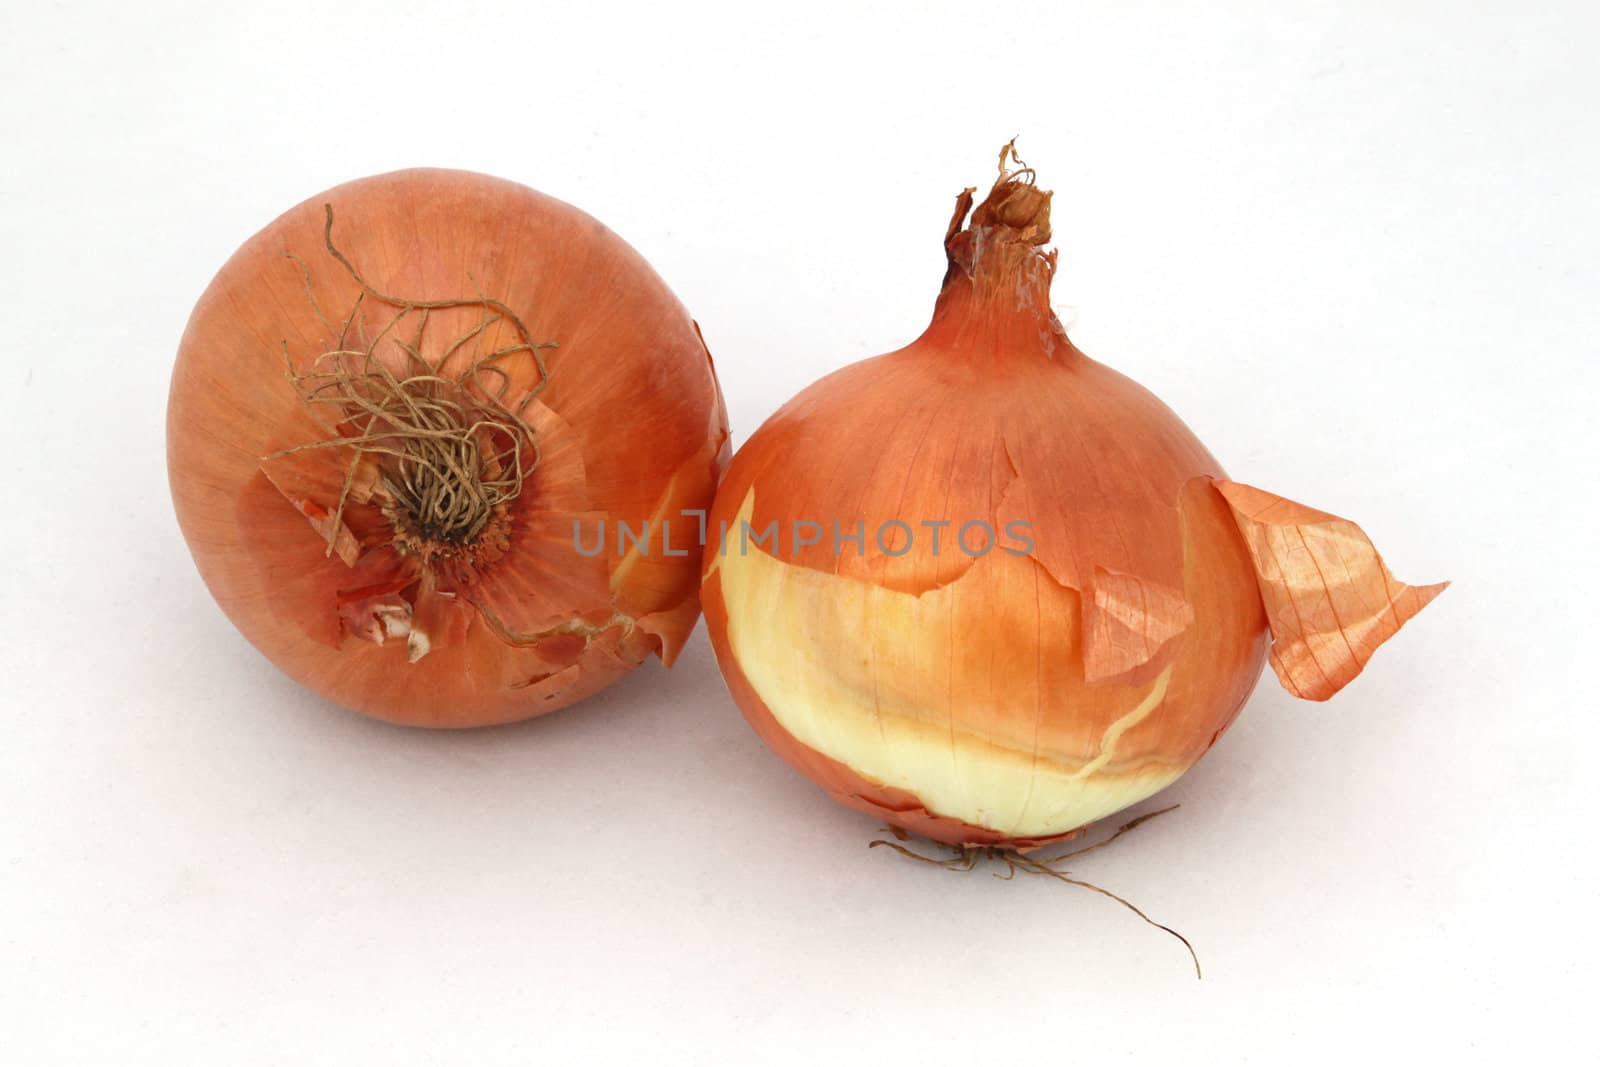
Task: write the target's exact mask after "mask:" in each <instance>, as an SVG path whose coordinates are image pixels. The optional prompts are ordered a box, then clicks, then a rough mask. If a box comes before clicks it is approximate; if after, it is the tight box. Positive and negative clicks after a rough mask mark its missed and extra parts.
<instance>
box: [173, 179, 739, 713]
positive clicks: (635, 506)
mask: <svg viewBox="0 0 1600 1067" xmlns="http://www.w3.org/2000/svg"><path fill="white" fill-rule="evenodd" d="M167 441H168V465H169V472H170V477H171V483H172V491H173V499H174V502H175V505H176V507H177V512H178V519H179V523H180V525H181V526H182V528H183V532H184V535H185V537H186V538H187V539H188V541H189V546H190V550H191V552H192V553H193V555H194V558H195V562H196V564H197V565H198V566H199V568H200V572H201V574H202V576H203V577H204V578H205V581H206V584H207V585H208V586H209V587H210V589H211V591H212V593H213V595H214V596H215V597H216V599H217V602H218V603H219V604H220V605H221V606H222V608H223V610H224V611H225V612H226V613H227V614H228V616H229V617H230V618H231V619H232V620H233V622H234V623H235V625H237V626H238V628H239V629H240V630H241V631H242V632H243V633H244V634H245V636H246V637H248V638H249V639H250V640H251V641H252V642H253V643H254V644H255V645H256V646H257V647H259V648H260V649H261V650H262V651H263V652H265V653H266V654H267V656H268V657H270V658H271V659H272V660H273V661H274V662H276V663H277V664H278V665H279V666H280V667H282V668H283V669H284V670H285V671H286V672H288V673H289V674H290V675H292V676H293V677H294V678H296V679H297V680H299V681H300V682H302V683H303V684H305V685H307V686H308V687H310V688H312V689H314V690H316V691H317V692H319V693H322V694H323V695H325V696H327V697H329V698H330V699H332V700H334V701H336V702H338V703H340V704H343V705H345V706H347V707H351V708H355V709H357V710H359V711H363V712H366V713H368V714H371V715H375V716H378V717H380V718H385V719H390V720H393V721H396V722H402V723H408V724H413V725H424V726H447V727H459V726H477V725H485V724H490V723H498V722H509V721H513V720H516V719H522V718H527V717H529V716H532V715H537V714H541V713H543V712H546V711H551V710H554V709H555V708H558V707H562V706H564V705H567V704H570V703H572V702H573V701H575V700H578V699H580V698H582V697H584V696H586V695H588V694H590V693H593V692H595V691H596V690H598V689H600V688H602V687H603V686H605V685H606V684H608V683H609V682H611V681H613V680H615V679H616V678H618V677H620V676H621V675H622V674H623V673H625V672H627V671H628V670H630V669H632V668H633V667H634V666H636V665H637V664H638V663H640V662H641V661H642V660H643V659H644V658H645V657H647V656H649V655H652V654H655V655H659V656H661V658H662V659H664V660H665V661H667V662H668V663H670V662H671V660H672V659H673V657H674V656H676V654H677V652H678V650H679V649H680V648H681V647H682V645H683V642H684V641H685V640H686V639H687V637H688V634H689V631H690V630H691V629H692V628H693V626H694V623H695V620H696V619H697V617H698V599H697V586H698V577H699V551H698V546H696V545H695V544H694V543H693V541H692V539H686V538H682V537H679V538H677V539H675V541H674V542H673V543H672V544H671V545H670V548H671V549H672V552H671V553H670V554H669V553H668V552H666V551H664V549H665V548H666V547H668V546H667V545H666V544H664V542H663V532H662V528H663V521H664V520H670V519H671V518H674V517H677V516H678V514H679V512H681V511H684V510H694V509H701V508H704V507H706V505H707V504H708V502H709V501H710V499H711V496H712V493H713V490H714V488H715V485H716V481H717V478H718V476H719V474H720V472H721V470H722V467H723V466H724V464H725V463H726V460H727V455H728V444H727V442H728V432H727V415H726V411H725V408H724V406H723V403H722V397H721V394H720V392H719V390H718V387H717V381H716V375H715V371H714V370H713V368H712V365H711V359H710V356H709V353H707V351H706V349H705V345H704V343H703V342H702V340H701V338H700V333H699V330H698V328H697V327H696V325H695V324H694V322H693V320H691V319H690V318H689V315H688V313H687V312H686V311H685V310H684V309H683V307H682V305H681V304H679V303H678V301H677V299H676V298H675V297H674V296H673V295H672V293H671V292H670V291H669V290H668V289H667V287H666V286H665V285H664V284H663V283H662V281H661V279H660V278H659V277H657V276H656V274H655V273H654V272H653V271H652V270H651V269H650V267H649V265H648V264H646V263H645V262H644V260H643V259H641V258H640V257H639V255H638V254H637V253H636V252H634V251H633V249H631V248H630V247H628V245H627V244H625V243H624V242H623V241H622V240H621V239H620V238H618V237H617V236H616V235H615V234H613V233H611V232H610V231H609V230H607V229H605V228H604V227H603V226H601V225H600V224H599V223H597V222H595V220H593V219H592V218H590V217H589V216H587V215H585V214H584V213H582V212H581V211H578V210H577V209H575V208H573V207H570V206H569V205H567V204H564V203H561V202H560V201H558V200H553V199H551V198H549V197H546V196H542V195H541V194H539V193H536V192H534V191H533V190H531V189H527V188H525V187H523V186H520V185H516V184H513V183H511V182H506V181H501V180H499V179H495V178H489V177H485V176H483V175H477V174H469V173H465V172H458V171H440V170H413V171H401V172H397V173H393V174H386V175H380V176H377V177H373V178H366V179H362V180H360V181H355V182H351V183H349V184H346V185H343V186H340V187H338V188H336V189H333V190H330V191H329V192H327V193H325V194H323V195H321V196H318V197H315V198H313V199H311V200H308V201H306V202H305V203H304V204H302V205H300V206H299V207H297V208H294V209H293V210H291V211H289V212H288V213H287V214H285V215H284V216H282V217H281V218H279V219H278V220H277V221H276V222H274V223H273V224H272V225H270V226H268V227H267V228H266V229H265V230H263V231H261V232H260V233H258V234H257V235H256V236H255V237H253V238H251V240H250V241H248V242H247V243H246V244H245V245H244V247H242V248H241V249H240V250H239V251H238V252H237V253H236V254H235V255H234V257H233V258H232V259H231V260H229V262H228V263H227V265H226V266H224V267H223V269H222V270H221V272H220V273H219V274H218V275H217V277H216V278H215V280H213V282H212V283H211V285H210V287H209V288H208V289H207V290H206V292H205V294H204V295H203V296H202V297H201V298H200V301H199V303H198V305H197V306H196V308H195V311H194V314H193V316H192V317H191V319H190V322H189V327H188V329H187V331H186V332H185V334H184V338H183V342H182V344H181V346H180V349H179V353H178V361H177V366H176V368H175V370H174V372H173V379H172V393H171V399H170V403H169V407H168V422H167ZM619 523H627V524H629V526H630V528H631V529H634V530H640V529H646V528H648V529H650V530H652V531H653V532H654V535H655V539H654V540H650V539H649V538H648V537H647V539H645V540H643V541H637V540H636V541H635V542H633V543H631V544H630V545H629V546H628V549H627V551H620V550H619V551H612V552H595V553H584V552H580V551H578V550H577V540H578V532H579V529H580V528H582V527H584V526H586V525H587V526H588V527H589V528H599V529H605V528H606V527H607V526H615V525H616V524H619ZM682 524H683V523H682V521H681V520H680V525H682Z"/></svg>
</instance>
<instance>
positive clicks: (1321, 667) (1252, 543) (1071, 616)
mask: <svg viewBox="0 0 1600 1067" xmlns="http://www.w3.org/2000/svg"><path fill="white" fill-rule="evenodd" d="M1012 162H1016V164H1017V166H1016V168H1015V169H1013V168H1012V167H1011V166H1010V165H1009V164H1011V163H1012ZM973 193H974V191H973V190H971V189H968V190H967V191H966V192H964V193H963V194H962V195H961V197H960V198H959V200H958V202H957V207H956V212H955V217H954V218H953V220H952V221H951V224H950V226H949V229H948V231H947V233H946V237H945V249H946V254H947V258H948V262H949V269H948V272H947V274H946V277H945V282H944V286H943V289H942V291H941V292H940V294H939V299H938V302H937V304H936V307H935V311H934V316H933V321H932V323H931V325H929V327H928V328H927V330H926V331H925V332H924V333H923V334H922V336H921V337H919V338H918V339H917V340H916V341H914V342H912V343H911V344H910V345H909V346H907V347H905V348H903V349H900V350H899V351H896V352H891V353H889V354H887V355H883V356H878V357H876V358H873V359H868V360H865V361H862V362H860V363H856V364H854V365H852V366H849V367H846V368H844V369H843V370H840V371H838V372H836V373H834V374H831V375H829V376H828V377H826V378H824V379H822V380H821V381H819V382H817V383H816V384H814V385H813V386H811V387H810V388H808V389H806V390H805V391H803V392H802V393H801V394H800V395H799V396H797V397H796V398H795V399H794V400H792V401H791V402H790V403H789V404H787V405H786V406H785V407H783V408H782V409H781V410H780V411H778V412H777V413H776V414H775V415H773V416H772V418H771V419H769V420H768V421H767V423H766V424H765V425H763V426H762V427H761V428H760V429H759V430H758V431H757V432H756V434H755V435H754V436H752V437H751V438H750V440H749V441H748V443H746V444H745V446H744V447H743V448H742V449H740V451H739V452H738V454H737V455H736V456H735V457H734V459H733V462H732V464H731V466H730V468H729V470H728V473H727V476H726V477H725V479H724V480H723V483H722V486H721V488H720V489H719V491H718V494H717V499H716V504H715V506H714V509H713V513H712V516H711V528H712V529H713V530H714V531H716V530H725V531H726V534H725V536H723V537H722V539H721V543H720V545H719V546H716V547H715V549H713V548H712V547H708V549H707V551H706V553H705V578H704V585H703V588H702V601H703V603H704V607H705V612H706V619H707V623H708V627H709V629H710V633H711V638H712V642H713V645H714V647H715V649H716V653H717V657H718V660H719V662H720V664H721V666H722V669H723V673H724V675H725V677H726V679H727V682H728V685H729V688H730V690H731V691H732V693H733V696H734V698H735V699H736V701H737V702H738V704H739V706H740V708H741V709H742V710H743V712H744V714H745V716H746V717H747V718H748V719H749V721H750V722H751V724H752V725H753V726H754V727H755V729H756V730H757V731H758V732H759V733H760V735H761V737H762V738H763V739H764V740H765V742H766V743H767V745H768V746H769V747H771V748H772V749H773V750H774V751H775V752H777V753H778V754H779V755H780V756H782V757H783V758H784V759H786V760H787V761H788V762H789V763H791V764H792V765H794V766H795V767H796V768H798V769H799V770H800V771H801V772H802V773H803V774H805V775H807V776H808V777H810V778H811V779H812V780H813V781H815V782H816V783H817V784H819V785H820V786H822V788H824V789H825V790H827V791H828V792H829V793H830V794H831V795H832V796H833V797H834V798H835V799H837V800H839V801H840V802H842V803H844V804H846V805H849V806H850V807H852V808H855V809H857V810H860V811H863V812H866V813H868V814H870V815H872V816H874V817H876V818H879V819H882V820H884V821H886V822H887V823H888V824H889V825H891V826H893V827H898V828H901V829H903V830H907V831H912V832H915V833H918V834H922V835H924V836H926V837H928V838H931V839H933V840H934V841H936V842H943V843H946V844H949V845H955V846H960V847H963V848H967V849H974V848H976V849H983V848H1001V849H1006V850H1012V851H1014V852H1016V853H1019V854H1023V853H1026V852H1028V851H1029V850H1032V849H1035V848H1038V847H1041V846H1043V845H1046V844H1049V843H1052V842H1058V841H1063V840H1066V839H1068V838H1071V837H1073V836H1074V835H1076V834H1078V833H1079V832H1080V831H1081V830H1082V828H1084V827H1085V826H1087V825H1089V824H1091V823H1093V822H1095V821H1096V820H1099V819H1102V818H1104V817H1106V816H1108V815H1111V814H1112V813H1114V812H1116V811H1119V810H1121V809H1123V808H1126V807H1128V806H1129V805H1131V804H1134V803H1137V802H1138V801H1140V800H1143V799H1144V798H1146V797H1149V796H1151V795H1152V794H1154V793H1156V792H1157V791H1159V790H1161V789H1162V788H1164V787H1166V786H1167V785H1170V784H1171V783H1172V782H1174V781H1175V780H1176V779H1177V778H1178V777H1179V776H1180V775H1182V774H1183V773H1184V772H1185V771H1186V770H1187V769H1188V768H1189V767H1190V766H1192V765H1193V764H1194V763H1195V761H1196V760H1198V759H1199V758H1200V756H1201V755H1202V754H1203V753H1204V752H1205V751H1206V750H1207V749H1208V748H1210V747H1211V745H1212V744H1213V743H1215V741H1216V740H1217V738H1218V736H1219V735H1221V733H1222V732H1223V731H1224V730H1225V729H1226V728H1227V727H1228V725H1229V724H1230V723H1231V722H1232V721H1233V719H1234V717H1235V715H1236V714H1237V713H1238V712H1239V710H1240V708H1241V707H1242V706H1243V704H1244V702H1245V700H1246V698H1247V697H1248V696H1249V695H1250V692H1251V690H1252V689H1253V687H1254V686H1255V684H1256V680H1257V678H1258V676H1259V675H1260V673H1261V668H1262V665H1263V663H1264V661H1265V660H1266V659H1267V656H1268V646H1269V635H1270V645H1271V662H1272V665H1273V668H1274V670H1275V671H1276V672H1277V675H1278V677H1279V679H1280V680H1281V681H1282V683H1283V684H1284V686H1285V687H1287V688H1288V689H1289V690H1290V692H1292V693H1294V694H1295V695H1297V696H1301V697H1305V698H1307V699H1313V700H1323V699H1326V698H1328V697H1329V696H1331V695H1333V693H1335V692H1337V691H1338V690H1339V689H1340V688H1341V687H1342V686H1344V685H1345V684H1346V683H1348V682H1349V681H1350V680H1351V679H1352V678H1354V677H1355V675H1356V674H1357V673H1359V672H1360V670H1361V669H1362V667H1363V666H1364V665H1365V664H1366V662H1367V660H1368V659H1369V658H1370V657H1371V655H1372V653H1373V651H1374V650H1375V649H1376V648H1377V647H1378V645H1380V644H1382V643H1383V642H1384V641H1385V640H1387V639H1388V638H1389V637H1391V636H1393V635H1394V634H1395V633H1396V632H1397V631H1398V630H1399V628H1400V627H1401V625H1402V624H1403V623H1404V622H1405V621H1406V620H1407V619H1409V618H1410V617H1411V616H1412V615H1414V614H1416V612H1418V611H1419V610H1421V608H1422V607H1423V606H1424V605H1426V604H1427V603H1428V602H1429V601H1430V600H1431V599H1432V598H1433V597H1434V596H1436V595H1437V594H1438V593H1439V592H1440V590H1442V589H1443V588H1444V586H1443V585H1436V586H1423V587H1412V586H1407V585H1405V584H1403V583H1401V582H1399V581H1396V580H1395V579H1394V578H1393V577H1392V576H1391V575H1390V574H1389V572H1388V570H1387V568H1386V567H1385V566H1384V564H1383V562H1382V560H1381V559H1380V558H1379V556H1378V554H1377V552H1376V551H1375V550H1374V549H1373V547H1372V545H1371V543H1370V542H1369V541H1368V540H1367V538H1366V536H1365V535H1364V534H1363V533H1362V532H1361V530H1360V529H1359V528H1358V527H1357V526H1356V525H1355V524H1353V523H1350V522H1347V521H1345V520H1343V519H1340V518H1337V517H1335V516H1332V515H1328V514H1325V513H1323V512H1320V511H1316V510H1314V509H1311V508H1307V507H1304V506H1302V505H1299V504H1296V503H1293V502H1291V501H1288V500H1285V499H1283V498H1282V497H1278V496H1274V495H1273V494H1271V493H1268V492H1265V491H1263V490H1260V489H1255V488H1252V487H1250V486H1246V485H1242V484H1239V483H1236V482H1232V481H1229V480H1228V479H1227V476H1226V475H1225V474H1224V473H1223V470H1222V467H1221V466H1220V464H1218V463H1217V461H1216V460H1215V459H1214V458H1213V457H1212V456H1211V454H1210V453H1209V452H1207V451H1206V449H1205V448H1204V446H1202V445H1201V443H1200V442H1199V441H1198V440H1197V439H1196V438H1195V437H1194V435H1193V434H1192V433H1191V432H1190V431H1189V429H1188V428H1187V427H1186V426H1185V425H1184V424H1183V423H1182V422H1181V421H1180V420H1179V419H1178V418H1177V416H1175V415H1174V414H1173V413H1172V412H1171V411H1170V410H1169V409H1168V408H1167V407H1166V406H1165V405H1163V404H1162V403H1161V401H1159V400H1158V399H1156V397H1154V396H1153V395H1151V394H1150V393H1149V392H1148V391H1146V390H1145V389H1143V388H1142V387H1140V386H1139V385H1137V384H1136V383H1134V382H1133V381H1131V380H1129V379H1128V378H1125V377H1123V376H1122V375H1120V374H1118V373H1117V372H1116V371H1114V370H1111V369H1110V368H1108V367H1106V366H1104V365H1102V364H1099V363H1096V362H1095V361H1093V360H1091V359H1090V358H1089V357H1087V356H1085V355H1084V354H1083V353H1082V352H1080V351H1078V349H1077V348H1075V347H1074V346H1073V344H1072V342H1071V341H1069V340H1068V339H1067V335H1066V333H1065V331H1064V330H1063V329H1062V327H1061V324H1060V323H1059V322H1058V321H1057V320H1056V317H1055V316H1054V315H1053V314H1052V313H1051V309H1050V302H1049V294H1050V282H1051V278H1052V276H1053V274H1054V269H1055V253H1054V252H1050V253H1046V252H1044V251H1043V250H1042V246H1044V245H1045V244H1046V243H1047V242H1048V240H1049V238H1050V194H1049V193H1047V192H1044V191H1041V190H1040V189H1038V188H1037V186H1036V185H1035V183H1034V175H1033V172H1032V171H1031V170H1030V169H1028V168H1026V167H1023V166H1022V165H1021V164H1020V161H1016V160H1015V156H1014V153H1013V152H1012V150H1011V147H1010V146H1007V149H1006V150H1004V151H1002V153H1001V157H1000V177H999V179H998V180H997V181H996V182H995V184H994V187H993V188H992V189H991V190H990V191H989V193H988V195H987V196H986V197H985V198H984V199H983V201H982V202H981V203H978V204H977V205H976V207H975V208H974V195H973ZM969 213H970V218H969ZM941 535H942V537H943V544H942V546H941V545H940V541H939V537H940V536H941ZM985 546H986V547H985ZM941 547H942V551H941ZM980 549H982V550H980Z"/></svg>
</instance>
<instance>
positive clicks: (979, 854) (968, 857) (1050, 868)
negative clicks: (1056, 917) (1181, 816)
mask: <svg viewBox="0 0 1600 1067" xmlns="http://www.w3.org/2000/svg"><path fill="white" fill-rule="evenodd" d="M1177 809H1178V805H1176V804H1174V805H1172V806H1171V807H1170V808H1162V809H1161V810H1160V811H1152V812H1147V813H1146V814H1144V815H1141V816H1139V817H1138V818H1137V819H1132V820H1130V821H1128V822H1125V823H1123V824H1122V825H1121V826H1120V827H1118V828H1117V832H1116V833H1114V834H1112V835H1111V836H1110V837H1108V838H1106V839H1105V840H1104V841H1099V842H1096V843H1095V844H1092V845H1086V846H1084V847H1083V848H1075V849H1073V850H1072V851H1070V852H1063V853H1062V854H1061V855H1059V856H1051V857H1048V858H1044V857H1034V856H1031V855H1025V854H1023V853H1021V852H1018V851H1017V850H1015V849H1009V848H1002V847H998V846H992V845H991V846H975V845H967V846H957V845H940V846H939V847H940V848H943V849H946V850H948V851H949V853H950V854H949V855H947V856H942V857H939V856H924V855H923V854H922V853H920V852H917V851H914V850H913V849H910V848H907V847H906V846H905V845H903V844H897V843H896V842H894V841H884V840H881V839H880V840H877V841H873V842H871V843H870V844H868V845H867V847H868V848H877V847H878V846H880V845H881V846H883V847H885V848H892V849H894V850H895V851H896V852H898V853H900V855H902V856H905V857H906V858H908V859H914V860H916V861H918V862H919V863H927V864H931V865H933V866H935V867H943V868H944V869H945V870H947V871H962V872H966V871H971V870H973V869H974V868H976V867H977V865H978V861H979V860H982V859H991V860H995V861H997V862H999V863H1004V864H1005V865H1006V871H1005V873H1004V874H1001V873H1000V872H998V871H996V872H995V877H996V878H1001V879H1004V880H1007V881H1009V880H1010V879H1012V878H1014V877H1016V874H1017V872H1018V871H1025V872H1027V873H1028V874H1042V875H1045V876H1047V877H1050V878H1054V879H1056V880H1057V881H1059V882H1065V883H1067V884H1068V885H1075V886H1078V887H1080V888H1082V889H1088V890H1091V891H1092V892H1095V893H1099V894H1100V895H1101V896H1103V897H1109V898H1110V899H1112V900H1114V901H1116V902H1117V903H1118V904H1121V905H1122V906H1123V907H1125V908H1127V909H1128V910H1129V911H1131V912H1133V913H1134V914H1135V915H1137V916H1138V917H1139V918H1141V919H1143V920H1144V921H1145V922H1147V923H1149V924H1150V925H1151V926H1154V927H1155V928H1156V929H1157V930H1165V931H1166V932H1167V933H1169V934H1171V935H1172V936H1173V937H1175V938H1177V939H1178V940H1179V941H1181V942H1183V947H1184V948H1186V949H1188V950H1189V958H1190V959H1191V960H1193V961H1194V976H1195V977H1196V978H1199V977H1200V957H1199V956H1197V955H1196V954H1195V951H1194V946H1193V945H1191V944H1189V939H1188V938H1187V937H1184V936H1183V935H1182V934H1180V933H1178V931H1176V930H1174V929H1173V928H1172V927H1170V926H1163V925H1162V924H1161V923H1158V922H1156V921H1155V920H1154V919H1152V918H1150V916H1148V915H1146V914H1145V913H1144V912H1142V911H1140V910H1139V909H1138V908H1137V907H1135V906H1134V905H1133V904H1132V903H1131V902H1130V901H1128V900H1125V899H1123V898H1122V897H1119V896H1118V895H1117V894H1115V893H1113V892H1111V891H1110V890H1109V889H1102V888H1101V887H1100V886H1097V885H1095V884H1094V883H1093V882H1085V881H1083V880H1082V879H1079V878H1072V877H1069V876H1068V875H1067V873H1066V872H1065V871H1063V870H1061V864H1063V863H1065V862H1066V861H1067V860H1070V859H1075V858H1077V857H1079V856H1083V855H1086V854H1088V853H1090V852H1093V851H1095V850H1096V849H1101V848H1105V847H1106V846H1107V845H1109V844H1111V842H1113V841H1115V840H1116V839H1117V838H1119V837H1121V836H1122V835H1123V834H1125V833H1127V832H1128V831H1129V830H1132V829H1133V828H1135V827H1137V826H1140V825H1142V824H1144V823H1147V822H1149V821H1150V820H1151V819H1154V818H1156V817H1157V816H1160V815H1165V814H1167V812H1169V811H1176V810H1177ZM887 829H888V831H889V832H890V833H892V834H893V835H894V836H895V837H896V838H898V839H899V840H900V841H908V840H910V835H909V834H907V833H906V832H905V831H904V830H899V829H896V828H894V827H888V828H887Z"/></svg>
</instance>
